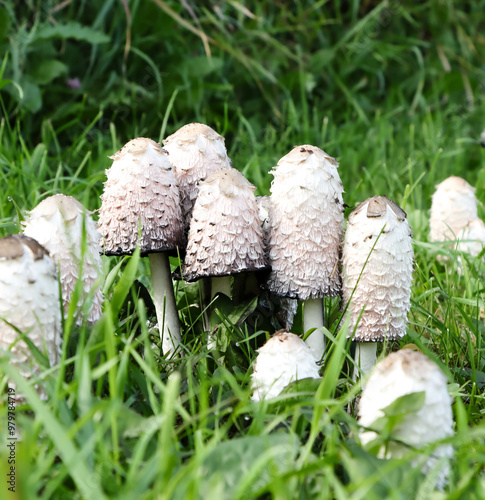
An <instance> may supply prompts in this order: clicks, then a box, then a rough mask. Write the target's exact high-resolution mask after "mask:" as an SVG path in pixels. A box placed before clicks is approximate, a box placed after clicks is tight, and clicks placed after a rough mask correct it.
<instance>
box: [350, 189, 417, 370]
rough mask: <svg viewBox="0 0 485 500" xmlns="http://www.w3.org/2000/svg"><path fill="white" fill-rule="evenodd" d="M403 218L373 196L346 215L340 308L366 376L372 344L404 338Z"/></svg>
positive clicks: (409, 250)
mask: <svg viewBox="0 0 485 500" xmlns="http://www.w3.org/2000/svg"><path fill="white" fill-rule="evenodd" d="M411 238H412V231H411V228H410V226H409V224H408V222H407V215H406V212H404V210H402V209H401V208H400V207H399V206H398V205H396V204H395V203H394V202H393V201H391V200H389V199H388V198H386V197H385V196H374V197H373V198H369V199H367V200H366V201H364V202H363V203H361V204H360V205H358V206H357V207H356V208H355V209H354V210H353V211H352V213H351V214H350V215H349V221H348V225H347V230H346V232H345V238H344V247H343V258H342V261H343V266H342V271H343V285H342V289H343V303H344V308H347V310H346V314H347V315H350V325H349V336H350V335H352V332H354V330H355V334H354V337H353V340H354V341H356V342H357V345H356V353H355V360H356V370H355V372H354V373H357V367H360V369H361V371H362V372H363V373H367V372H368V371H369V370H370V369H371V368H372V366H373V365H374V364H375V360H376V349H377V342H382V341H384V340H386V339H387V340H396V339H399V338H401V337H403V336H404V335H405V334H406V324H407V314H408V311H409V309H410V298H411V282H412V272H413V247H412V244H411Z"/></svg>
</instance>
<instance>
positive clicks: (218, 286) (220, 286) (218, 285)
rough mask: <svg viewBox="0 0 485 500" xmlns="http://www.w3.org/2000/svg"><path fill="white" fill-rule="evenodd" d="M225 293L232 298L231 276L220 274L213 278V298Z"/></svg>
mask: <svg viewBox="0 0 485 500" xmlns="http://www.w3.org/2000/svg"><path fill="white" fill-rule="evenodd" d="M218 293H223V294H224V295H226V296H227V297H229V298H231V277H230V276H218V277H217V278H212V279H211V300H212V299H213V298H214V297H215V296H216V295H217V294H218Z"/></svg>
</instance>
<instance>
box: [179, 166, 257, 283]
mask: <svg viewBox="0 0 485 500" xmlns="http://www.w3.org/2000/svg"><path fill="white" fill-rule="evenodd" d="M255 189H256V188H255V187H254V186H253V185H252V184H251V183H250V182H249V181H248V180H247V179H246V178H245V177H244V175H242V174H241V173H240V172H239V171H237V170H236V169H234V168H225V169H221V170H217V171H216V172H213V173H212V174H211V175H209V177H207V179H206V180H205V181H203V182H201V183H200V184H199V196H198V197H197V201H196V203H195V206H194V211H193V213H192V220H191V222H190V231H189V238H188V242H187V252H186V255H185V264H184V273H183V274H184V279H185V280H186V281H195V280H198V279H200V278H203V277H215V276H228V275H230V274H238V273H242V272H245V271H259V270H262V269H265V268H266V260H265V256H264V249H263V232H262V229H261V222H260V220H259V213H258V206H257V204H256V198H255V196H254V190H255Z"/></svg>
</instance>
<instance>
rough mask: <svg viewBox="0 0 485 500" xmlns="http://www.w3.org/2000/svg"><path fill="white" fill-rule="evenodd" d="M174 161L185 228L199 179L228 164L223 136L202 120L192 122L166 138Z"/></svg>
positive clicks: (167, 146)
mask: <svg viewBox="0 0 485 500" xmlns="http://www.w3.org/2000/svg"><path fill="white" fill-rule="evenodd" d="M163 146H164V148H165V149H166V150H167V151H168V152H169V160H170V163H171V164H172V165H173V168H174V174H175V180H176V181H177V184H178V187H179V190H180V199H181V202H182V215H183V217H184V221H185V226H186V228H188V227H189V225H190V218H191V214H192V210H193V208H194V204H195V200H196V198H197V195H198V193H199V188H198V183H199V182H200V181H202V180H204V179H205V178H206V177H207V176H208V175H209V174H211V173H212V172H215V171H216V170H219V169H221V168H229V167H230V166H231V160H230V159H229V157H228V156H227V151H226V147H225V146H224V137H222V135H219V134H218V133H217V132H216V131H215V130H214V129H212V128H211V127H209V126H207V125H204V124H202V123H189V124H188V125H184V126H183V127H182V128H180V129H179V130H177V132H175V133H174V134H172V135H170V136H168V137H167V138H166V139H165V140H164V141H163Z"/></svg>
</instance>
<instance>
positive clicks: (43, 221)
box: [22, 194, 103, 326]
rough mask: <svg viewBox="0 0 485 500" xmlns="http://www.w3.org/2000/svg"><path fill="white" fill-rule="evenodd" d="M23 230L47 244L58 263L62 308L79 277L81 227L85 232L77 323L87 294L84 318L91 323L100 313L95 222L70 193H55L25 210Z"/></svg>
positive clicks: (99, 272)
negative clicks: (87, 307) (84, 252)
mask: <svg viewBox="0 0 485 500" xmlns="http://www.w3.org/2000/svg"><path fill="white" fill-rule="evenodd" d="M22 226H23V232H24V234H25V235H27V236H30V237H31V238H34V239H35V240H37V241H38V242H39V243H40V244H41V245H42V246H43V247H44V248H46V249H47V250H48V252H49V254H50V256H51V258H52V260H54V262H55V263H56V264H57V267H58V271H59V277H60V281H61V287H62V300H63V304H64V312H65V314H67V310H68V307H69V304H70V302H71V297H72V294H73V292H74V288H75V287H76V283H77V281H78V280H79V279H80V276H79V273H80V270H81V259H82V257H83V255H82V247H83V229H85V234H86V255H85V256H84V262H83V263H82V277H81V279H82V283H83V290H82V291H83V295H82V296H81V297H80V299H79V304H78V312H79V314H78V318H77V321H76V324H77V326H80V325H81V324H82V322H83V314H82V312H81V309H82V306H83V304H84V302H85V300H86V298H88V297H89V296H90V295H91V296H92V302H91V304H90V308H89V310H88V313H87V315H86V321H87V323H88V324H90V325H92V324H94V323H96V321H98V319H99V318H100V317H101V306H102V304H103V293H102V291H101V265H102V263H101V256H100V253H101V247H100V246H99V238H100V235H99V233H98V231H97V225H96V223H95V222H94V221H93V219H92V218H91V216H90V212H89V211H88V210H86V208H85V207H84V206H83V205H82V204H81V203H79V201H77V200H76V199H75V198H73V197H72V196H64V195H63V194H56V195H54V196H50V197H49V198H46V199H45V200H43V201H41V202H40V203H39V204H38V205H37V206H36V207H35V208H34V209H33V210H32V211H31V212H29V213H28V214H27V217H26V219H25V221H24V222H23V223H22Z"/></svg>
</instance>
